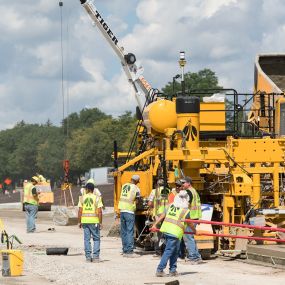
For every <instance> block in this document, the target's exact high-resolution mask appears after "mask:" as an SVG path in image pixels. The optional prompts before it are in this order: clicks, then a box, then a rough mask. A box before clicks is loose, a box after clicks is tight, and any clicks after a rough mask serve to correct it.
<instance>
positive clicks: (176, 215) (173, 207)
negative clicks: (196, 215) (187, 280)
mask: <svg viewBox="0 0 285 285" xmlns="http://www.w3.org/2000/svg"><path fill="white" fill-rule="evenodd" d="M188 201H189V196H188V194H187V192H186V191H184V190H182V191H180V192H179V193H178V194H177V195H176V196H175V198H174V202H173V203H172V204H170V205H169V207H168V210H167V213H166V214H162V215H161V216H160V217H159V218H158V219H157V221H155V223H154V224H153V226H152V228H151V231H155V230H157V228H156V227H157V225H158V224H159V223H160V222H162V221H163V223H162V226H161V228H160V232H162V233H163V234H164V237H165V241H166V246H165V249H164V252H163V255H162V257H161V260H160V263H159V264H158V267H157V270H156V276H157V277H164V276H165V275H166V274H165V273H164V271H163V270H164V269H165V268H166V266H167V263H168V261H169V275H170V276H177V275H178V273H177V270H176V269H177V259H178V252H179V247H180V241H181V239H182V237H183V234H184V229H185V227H186V223H185V222H184V221H183V220H184V219H189V218H190V211H189V209H188ZM188 225H189V227H190V228H191V231H192V232H193V233H195V232H196V231H195V227H194V225H193V224H192V223H188Z"/></svg>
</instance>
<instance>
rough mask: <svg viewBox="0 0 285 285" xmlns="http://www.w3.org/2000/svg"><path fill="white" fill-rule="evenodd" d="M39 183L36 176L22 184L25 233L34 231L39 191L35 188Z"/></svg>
mask: <svg viewBox="0 0 285 285" xmlns="http://www.w3.org/2000/svg"><path fill="white" fill-rule="evenodd" d="M38 182H39V178H38V177H37V176H33V177H32V178H31V182H28V183H25V184H24V198H23V204H24V210H25V214H26V224H27V233H34V232H35V231H36V217H37V213H38V210H39V194H40V191H39V190H38V189H37V188H36V185H37V184H38Z"/></svg>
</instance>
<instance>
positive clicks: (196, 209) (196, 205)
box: [188, 187, 202, 219]
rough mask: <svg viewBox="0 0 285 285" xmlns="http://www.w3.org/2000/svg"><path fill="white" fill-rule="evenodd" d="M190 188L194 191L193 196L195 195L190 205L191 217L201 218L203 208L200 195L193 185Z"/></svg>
mask: <svg viewBox="0 0 285 285" xmlns="http://www.w3.org/2000/svg"><path fill="white" fill-rule="evenodd" d="M188 190H189V191H190V192H191V193H192V196H193V198H192V202H191V204H190V205H189V210H190V218H191V219H201V218H202V210H201V201H200V196H199V194H198V193H197V191H196V190H195V189H194V188H193V187H191V188H189V189H188Z"/></svg>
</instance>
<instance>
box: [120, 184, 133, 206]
mask: <svg viewBox="0 0 285 285" xmlns="http://www.w3.org/2000/svg"><path fill="white" fill-rule="evenodd" d="M136 195H137V186H136V185H134V184H132V183H126V184H124V185H123V186H122V190H121V196H120V200H119V205H118V208H119V210H126V211H131V212H135V210H136Z"/></svg>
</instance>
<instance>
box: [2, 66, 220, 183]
mask: <svg viewBox="0 0 285 285" xmlns="http://www.w3.org/2000/svg"><path fill="white" fill-rule="evenodd" d="M177 81H178V80H177ZM185 82H186V86H187V88H192V89H196V88H220V87H219V86H218V78H217V77H216V75H215V73H214V72H212V71H211V70H209V69H204V70H201V71H199V72H197V73H190V72H189V73H186V74H185ZM180 89H181V84H180V82H176V81H175V82H174V83H173V82H168V83H167V84H166V85H165V87H164V88H162V91H163V92H164V93H166V94H167V95H171V94H173V91H174V92H177V91H179V90H180ZM135 128H136V117H135V115H134V114H132V113H131V112H128V111H127V112H125V113H124V114H123V115H121V116H119V117H117V118H114V117H112V116H111V115H107V114H105V113H104V112H102V111H101V110H99V109H98V108H93V109H83V110H81V111H80V112H79V113H72V114H70V115H69V116H68V117H67V118H65V119H64V120H63V122H62V124H61V126H54V125H53V124H52V123H51V122H50V121H49V120H48V121H47V122H46V123H45V124H28V123H25V121H21V122H19V123H17V124H16V125H15V126H14V127H13V128H11V129H7V130H2V131H0V161H1V167H0V181H3V180H4V179H5V178H7V177H9V178H11V179H12V181H14V182H15V181H16V182H19V181H22V180H24V179H30V178H31V176H33V175H34V174H35V173H40V174H42V175H44V176H45V177H46V178H49V179H51V180H53V181H58V180H60V179H62V178H63V175H64V173H63V160H64V159H68V160H69V161H70V177H71V180H72V179H73V180H75V179H77V178H78V177H79V176H80V175H82V174H84V173H85V172H86V171H88V170H89V169H90V168H93V167H102V166H112V157H111V155H112V152H113V142H114V140H116V141H117V145H118V150H119V151H127V150H128V147H129V144H130V141H131V138H132V136H133V133H134V131H135Z"/></svg>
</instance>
